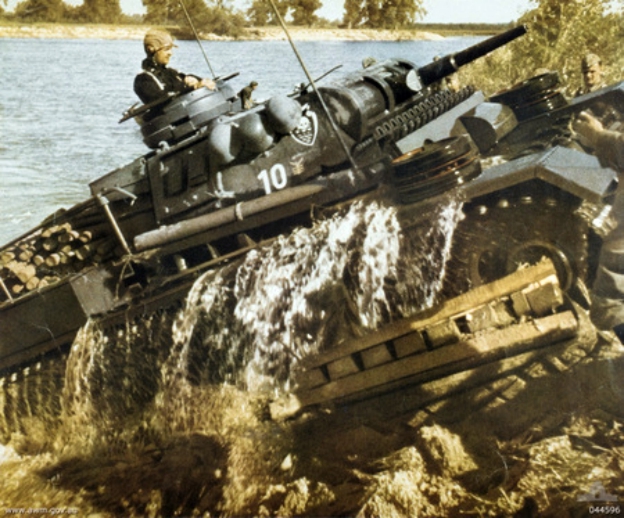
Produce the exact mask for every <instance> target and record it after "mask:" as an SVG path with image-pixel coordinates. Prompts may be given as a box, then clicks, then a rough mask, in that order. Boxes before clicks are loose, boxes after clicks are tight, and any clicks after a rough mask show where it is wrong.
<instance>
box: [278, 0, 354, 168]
mask: <svg viewBox="0 0 624 518" xmlns="http://www.w3.org/2000/svg"><path fill="white" fill-rule="evenodd" d="M269 2H270V3H271V7H272V8H273V12H274V13H275V16H276V18H277V20H278V21H279V23H280V25H281V26H282V29H283V31H284V34H286V38H288V41H289V43H290V46H291V47H292V49H293V52H294V53H295V56H297V59H298V60H299V64H300V65H301V68H302V69H303V72H304V73H305V75H306V77H307V78H308V83H309V84H310V85H311V86H312V89H313V90H314V93H316V95H317V97H318V98H319V101H320V102H321V107H322V108H323V111H324V112H325V115H327V118H328V119H329V124H330V125H331V127H332V130H333V132H334V133H335V134H336V137H337V138H338V141H339V142H340V145H341V146H342V149H343V150H344V152H345V154H346V155H347V158H348V159H349V162H351V166H352V167H353V169H354V170H355V171H358V170H359V168H358V166H357V164H356V163H355V160H354V159H353V156H352V155H351V152H350V151H349V147H348V146H347V143H346V142H345V140H344V138H343V136H342V134H341V133H340V130H339V129H338V126H337V125H336V122H335V121H334V118H333V117H332V116H331V113H330V112H329V108H327V105H326V104H325V101H324V100H323V96H322V95H321V92H319V90H318V88H317V87H316V81H314V79H313V78H312V76H311V75H310V72H308V68H307V67H306V65H305V62H304V61H303V58H302V57H301V55H300V54H299V51H298V50H297V47H296V45H295V42H294V41H293V40H292V38H291V37H290V33H289V32H288V29H287V28H286V24H285V23H284V20H283V19H282V15H281V14H280V13H279V11H278V10H277V7H276V5H275V2H274V1H273V0H269Z"/></svg>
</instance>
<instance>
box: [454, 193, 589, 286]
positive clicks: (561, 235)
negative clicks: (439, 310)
mask: <svg viewBox="0 0 624 518" xmlns="http://www.w3.org/2000/svg"><path fill="white" fill-rule="evenodd" d="M574 209H575V206H574V205H573V204H572V203H571V202H570V201H567V200H564V199H561V198H557V199H556V198H549V197H546V196H545V195H540V194H537V195H535V194H533V195H525V196H522V197H519V198H515V199H511V198H509V199H507V198H499V199H498V200H494V201H492V202H491V204H487V205H486V204H469V205H467V206H466V207H465V208H464V212H465V213H466V217H465V219H464V220H463V221H461V222H460V223H459V225H458V227H457V229H456V231H455V236H454V241H453V247H452V251H451V258H450V260H449V263H448V266H447V281H446V286H445V291H446V292H447V293H449V294H457V293H461V292H464V291H466V290H468V289H471V288H473V287H475V286H480V285H482V284H486V283H488V282H492V281H494V280H496V279H499V278H501V277H503V276H505V275H507V274H509V273H512V272H513V271H515V270H516V269H517V268H518V267H519V266H521V265H523V264H529V265H530V264H535V263H537V262H539V261H540V260H541V259H542V258H543V257H547V258H549V259H550V260H552V262H553V264H554V265H555V268H556V270H557V275H558V277H559V282H560V284H561V287H562V288H563V289H564V290H566V291H567V290H569V289H570V288H571V287H572V286H574V285H575V281H576V280H577V279H581V280H583V281H585V280H586V278H587V275H588V255H587V249H588V235H589V229H588V225H587V223H586V222H585V220H583V219H582V218H581V217H580V216H578V215H576V214H575V213H574Z"/></svg>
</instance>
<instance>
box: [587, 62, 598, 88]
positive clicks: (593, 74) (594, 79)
mask: <svg viewBox="0 0 624 518" xmlns="http://www.w3.org/2000/svg"><path fill="white" fill-rule="evenodd" d="M583 79H584V80H585V84H586V85H587V86H588V87H590V88H591V87H592V86H596V85H597V84H600V81H601V79H602V69H601V68H600V65H592V66H591V67H589V68H587V69H585V70H584V71H583Z"/></svg>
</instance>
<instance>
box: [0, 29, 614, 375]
mask: <svg viewBox="0 0 624 518" xmlns="http://www.w3.org/2000/svg"><path fill="white" fill-rule="evenodd" d="M525 32H526V28H525V27H524V26H520V27H516V28H514V29H511V30H509V31H506V32H504V33H501V34H499V35H496V36H494V37H492V38H489V39H487V40H485V41H484V42H481V43H479V44H477V45H475V46H472V47H469V48H467V49H465V50H463V51H461V52H458V53H455V54H453V55H449V56H445V57H443V58H442V59H439V60H436V61H434V62H432V63H429V64H427V65H425V66H417V65H416V64H414V63H412V62H410V61H408V60H406V59H391V60H387V61H384V62H380V63H376V64H374V65H373V66H371V67H368V68H365V69H362V70H360V71H357V72H354V73H351V74H350V75H347V76H345V77H342V78H340V79H338V80H335V81H333V82H331V83H327V84H326V85H324V86H320V87H318V88H317V87H316V85H315V84H311V85H302V86H301V87H299V88H298V89H297V90H296V91H294V92H292V93H289V94H285V95H280V96H275V97H273V98H271V99H269V100H268V101H266V102H263V103H261V104H259V105H257V106H255V107H253V108H252V109H249V110H243V109H242V108H241V106H240V101H239V100H238V99H237V98H236V95H235V92H234V90H233V89H232V88H231V87H230V86H229V84H228V80H229V79H231V78H232V77H234V75H235V74H232V75H230V76H226V77H222V78H218V79H217V81H216V83H217V89H216V90H215V91H210V90H207V89H199V90H195V91H193V92H190V93H187V94H183V95H180V96H178V97H167V98H164V99H162V100H159V101H157V102H155V103H152V104H150V105H146V106H140V107H138V108H136V107H134V108H132V109H130V110H128V111H127V112H126V113H125V114H124V115H123V117H122V119H121V121H120V122H123V121H126V120H131V119H136V120H138V121H139V122H140V125H141V133H142V136H143V140H144V142H145V144H146V146H147V148H148V150H147V152H146V154H144V155H143V156H140V157H138V158H137V159H136V160H134V161H133V162H131V163H129V164H127V165H125V166H123V167H121V168H119V169H116V170H114V171H111V172H110V173H108V174H106V175H105V176H103V177H101V178H98V179H96V180H94V181H93V182H92V183H91V184H90V191H91V197H90V198H89V199H86V200H85V201H84V202H82V203H79V204H77V205H75V206H73V207H70V208H68V209H60V210H58V211H57V212H55V213H54V214H52V215H50V216H49V217H48V218H47V219H46V220H45V221H43V222H42V223H41V224H40V225H39V226H37V227H36V228H33V229H30V230H28V231H27V232H25V233H24V234H23V235H22V236H21V237H19V238H17V239H15V240H13V241H12V242H10V243H7V244H5V245H4V246H3V247H2V249H1V251H0V261H1V264H2V270H1V271H0V275H1V283H0V329H1V332H0V371H1V372H2V373H4V374H7V373H11V372H13V371H15V370H16V369H21V368H23V367H24V366H27V365H30V364H32V363H33V362H36V361H39V360H40V359H41V358H44V357H47V356H48V355H56V354H59V353H60V352H63V351H67V350H68V349H69V347H70V345H71V344H72V342H73V340H74V338H75V336H76V333H77V332H78V330H79V329H80V328H81V327H82V326H84V325H85V323H86V322H87V321H88V320H89V319H97V320H99V321H100V322H102V323H103V325H113V324H114V323H115V322H117V323H118V322H120V321H125V319H128V318H132V317H136V316H137V315H143V314H147V313H154V312H158V311H167V310H168V308H176V307H178V306H179V305H180V304H181V301H182V300H184V298H185V297H186V295H187V293H188V291H189V289H190V287H191V286H192V284H193V282H194V281H195V280H196V279H197V278H198V277H199V276H200V275H202V274H203V273H204V272H206V271H209V270H212V269H215V268H218V267H222V266H224V265H227V264H230V263H232V262H233V261H236V260H237V258H240V257H243V256H244V255H245V254H247V253H248V252H249V251H250V250H253V249H254V248H256V247H258V246H259V245H260V244H262V243H266V242H267V241H269V240H272V239H275V238H276V236H280V235H287V234H289V233H290V232H291V231H292V230H293V229H295V228H297V227H300V226H305V225H308V224H309V223H310V221H311V214H312V213H313V212H314V211H315V210H316V209H317V208H318V207H334V206H340V205H343V204H349V203H353V202H354V201H355V200H366V199H368V197H370V195H371V193H382V194H383V196H386V197H389V198H390V199H392V200H393V203H395V204H396V205H397V206H399V207H400V210H401V211H402V212H404V213H405V214H408V215H409V214H412V215H418V214H420V213H422V212H423V211H427V210H430V207H431V206H435V204H436V203H437V201H436V200H438V199H439V197H440V196H441V195H444V194H446V193H449V192H452V193H453V195H454V196H457V197H459V198H460V199H461V200H462V203H463V209H462V210H463V214H464V216H465V217H464V218H463V219H462V221H460V222H459V224H458V228H457V231H456V232H455V237H454V239H453V244H452V252H451V259H450V261H449V264H448V265H447V270H448V272H447V276H446V277H447V279H448V280H447V281H446V284H445V287H444V293H445V294H446V296H448V297H453V296H458V295H461V294H462V293H464V292H466V291H469V290H471V289H474V288H475V287H477V286H481V285H484V284H487V283H490V282H493V281H496V280H497V279H499V278H500V277H501V276H503V275H506V274H510V273H512V272H514V271H515V270H516V269H517V267H518V266H519V265H521V264H524V263H529V264H534V263H536V262H538V261H539V260H540V259H542V258H543V257H544V256H545V257H547V258H548V259H550V260H551V261H552V263H553V264H554V266H555V269H556V272H557V276H558V279H559V283H560V286H561V287H562V289H563V290H564V291H566V292H571V293H573V294H575V290H577V291H580V290H579V283H578V281H579V280H580V281H583V282H584V283H586V284H587V285H589V286H591V280H592V275H593V272H594V269H595V267H596V265H595V263H596V250H597V249H598V248H599V244H600V239H601V236H603V235H604V234H605V233H606V232H608V231H609V229H610V225H612V222H611V220H610V218H609V210H610V207H611V201H612V197H613V193H614V190H615V186H616V175H615V172H613V171H611V170H609V169H605V168H604V167H603V166H602V165H601V164H600V163H599V161H598V160H597V159H596V158H595V157H594V156H592V155H591V154H589V153H588V152H586V151H585V150H584V149H582V148H581V146H580V145H579V144H578V143H576V142H574V140H573V139H572V138H571V136H570V134H569V130H568V126H569V122H570V120H571V118H572V117H573V116H574V115H575V114H577V113H578V112H579V111H581V110H585V109H591V110H593V111H595V112H598V111H601V112H602V113H608V114H611V115H612V116H615V115H617V114H619V113H621V111H622V109H623V107H624V97H623V95H624V94H623V85H622V83H619V84H615V85H611V86H609V87H607V88H604V89H602V90H600V91H597V92H594V93H591V94H588V95H585V96H582V97H578V98H575V99H572V100H568V99H566V98H565V97H564V96H563V94H562V93H561V92H560V85H559V78H558V75H557V73H556V72H552V73H548V74H544V75H541V76H538V77H535V78H531V79H528V80H527V81H525V82H523V83H521V84H518V85H514V86H512V87H510V88H509V89H508V90H506V91H503V92H499V93H497V94H496V95H494V96H491V97H489V98H488V97H487V96H486V95H485V94H484V93H483V92H480V91H477V90H475V89H474V88H472V87H464V88H461V89H460V90H459V91H451V90H449V89H446V88H445V87H444V83H443V80H444V78H445V77H447V76H449V75H451V74H453V73H454V72H455V71H456V70H457V69H458V68H459V67H461V66H463V65H465V64H467V63H470V62H472V61H474V60H476V59H479V58H480V57H482V56H484V55H486V54H488V53H489V52H491V51H493V50H494V49H497V48H499V47H501V46H503V45H506V44H507V43H509V42H510V41H513V40H514V39H516V38H518V37H521V36H522V35H523V34H524V33H525ZM611 115H609V116H611ZM562 221H565V222H566V224H565V225H564V226H562V225H561V224H560V222H562ZM576 295H578V296H579V297H581V294H579V293H576Z"/></svg>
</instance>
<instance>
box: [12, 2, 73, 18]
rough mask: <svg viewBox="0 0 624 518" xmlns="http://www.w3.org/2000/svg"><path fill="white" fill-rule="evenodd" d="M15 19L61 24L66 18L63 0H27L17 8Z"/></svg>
mask: <svg viewBox="0 0 624 518" xmlns="http://www.w3.org/2000/svg"><path fill="white" fill-rule="evenodd" d="M15 17H16V18H17V19H18V20H24V21H29V22H60V21H62V20H63V19H64V17H65V4H64V3H63V0H25V1H23V2H20V3H19V4H17V6H16V7H15Z"/></svg>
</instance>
